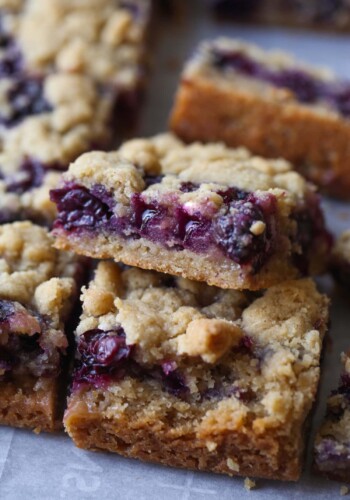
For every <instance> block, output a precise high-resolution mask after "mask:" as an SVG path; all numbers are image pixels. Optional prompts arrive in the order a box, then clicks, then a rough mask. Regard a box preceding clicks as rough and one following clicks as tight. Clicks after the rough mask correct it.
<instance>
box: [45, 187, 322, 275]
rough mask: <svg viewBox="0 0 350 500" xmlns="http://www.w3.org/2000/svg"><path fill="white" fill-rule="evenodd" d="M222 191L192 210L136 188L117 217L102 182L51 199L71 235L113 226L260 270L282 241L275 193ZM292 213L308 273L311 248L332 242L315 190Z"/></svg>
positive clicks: (301, 263)
mask: <svg viewBox="0 0 350 500" xmlns="http://www.w3.org/2000/svg"><path fill="white" fill-rule="evenodd" d="M157 182H159V180H158V179H157ZM198 188H199V185H197V184H194V183H189V182H186V183H182V184H181V185H180V186H179V191H180V192H186V193H187V192H193V191H195V190H196V189H198ZM146 192H147V191H146ZM218 194H220V196H221V197H222V199H223V204H222V205H221V207H220V208H219V209H218V208H217V207H213V206H212V205H211V204H210V202H209V201H208V202H200V204H199V205H197V206H196V207H195V209H193V206H191V205H190V206H188V205H186V203H185V204H181V203H180V201H179V195H177V194H176V192H174V193H171V194H170V195H169V194H166V195H164V196H163V197H162V198H159V197H158V198H156V197H154V198H151V199H150V198H149V196H147V198H146V196H145V193H135V194H133V195H132V197H131V199H130V206H129V207H128V208H127V213H126V214H125V215H123V216H117V215H116V213H118V206H117V205H116V202H115V200H114V197H113V195H112V194H111V193H109V192H108V191H107V190H106V189H105V188H104V187H103V186H102V185H95V186H93V188H92V189H90V190H88V189H87V188H85V187H83V186H80V185H78V184H74V183H69V184H66V185H64V186H63V187H61V188H59V189H55V190H53V191H51V199H52V201H54V202H55V203H56V204H57V208H58V218H57V220H56V221H55V224H54V229H55V230H56V231H60V230H64V231H65V232H68V233H71V234H72V233H77V232H80V231H89V232H91V233H99V232H101V231H102V232H104V231H108V232H111V233H114V234H117V235H118V236H121V237H123V238H125V239H139V238H141V237H142V238H145V239H148V240H150V241H153V242H155V243H158V244H160V245H162V246H164V247H166V248H169V249H171V250H174V251H183V250H185V249H186V250H190V251H193V252H196V253H199V254H200V253H207V254H209V255H212V256H214V257H215V256H217V257H220V256H222V255H224V256H225V257H227V258H229V259H230V260H232V261H233V262H235V263H237V264H239V265H240V266H242V267H244V266H246V271H247V272H252V273H254V272H257V271H259V269H261V267H262V266H263V265H264V264H265V263H266V262H267V260H268V259H269V257H270V256H271V255H272V254H273V252H274V250H275V248H276V245H278V236H279V235H278V223H277V214H276V199H275V197H274V196H273V195H271V194H268V193H259V195H257V194H255V193H248V192H245V191H242V190H239V189H236V188H234V187H229V188H227V189H226V190H225V191H218ZM123 208H124V207H123ZM292 218H293V219H294V220H295V222H296V225H297V229H296V231H295V235H294V236H293V237H292V236H291V240H292V243H294V244H295V245H297V246H298V248H299V249H298V250H297V251H296V255H295V259H296V265H297V266H298V267H299V269H300V270H301V272H302V273H305V274H306V273H307V270H308V265H309V251H310V249H311V247H312V246H314V245H317V246H319V245H325V244H326V245H327V247H328V246H330V245H331V242H330V240H329V235H328V233H327V232H326V230H325V227H324V219H323V214H322V212H321V209H320V205H319V198H318V196H317V195H314V194H312V195H310V196H309V199H308V200H307V201H306V203H305V204H303V205H300V206H299V207H298V209H296V210H295V212H294V213H293V214H292Z"/></svg>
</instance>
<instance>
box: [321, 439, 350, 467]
mask: <svg viewBox="0 0 350 500" xmlns="http://www.w3.org/2000/svg"><path fill="white" fill-rule="evenodd" d="M315 461H316V463H317V465H318V466H319V468H320V469H321V470H324V471H328V470H329V471H331V472H335V471H334V469H338V468H339V469H342V468H344V469H345V468H347V467H349V464H350V442H348V443H346V442H345V443H340V442H338V441H336V440H334V439H332V438H330V437H329V438H324V439H322V441H321V442H320V443H319V444H318V445H317V447H316V456H315Z"/></svg>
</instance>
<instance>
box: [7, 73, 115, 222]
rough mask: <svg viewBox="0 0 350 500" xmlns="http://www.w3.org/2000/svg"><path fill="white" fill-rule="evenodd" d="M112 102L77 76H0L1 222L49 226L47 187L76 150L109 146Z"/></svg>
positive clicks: (51, 208)
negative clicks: (35, 223)
mask: <svg viewBox="0 0 350 500" xmlns="http://www.w3.org/2000/svg"><path fill="white" fill-rule="evenodd" d="M113 103H114V99H113V96H112V95H111V94H110V93H107V92H101V91H100V89H99V88H98V87H97V85H96V84H94V83H93V82H92V81H91V80H90V79H89V78H87V77H85V76H81V75H68V74H63V73H62V74H55V75H51V76H48V77H47V78H45V79H44V80H40V79H38V78H37V77H35V78H29V77H27V76H25V77H23V76H21V77H20V78H17V77H15V78H12V77H11V78H2V79H0V140H1V152H0V223H4V222H12V221H13V220H20V219H27V218H29V219H31V220H33V221H35V222H38V223H40V224H42V223H44V224H48V225H51V224H52V222H53V219H54V217H55V215H56V212H55V206H54V204H53V203H51V202H50V198H49V190H50V188H52V187H54V186H55V185H56V184H57V182H58V179H59V177H60V172H61V171H62V170H64V169H65V168H67V166H68V164H69V162H70V161H72V160H74V159H75V158H76V157H77V156H79V155H80V154H81V153H83V152H85V151H87V150H90V149H92V148H98V147H99V148H106V147H108V146H109V145H110V131H109V128H108V127H109V125H110V121H111V110H112V109H113V105H114V104H113Z"/></svg>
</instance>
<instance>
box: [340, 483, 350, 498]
mask: <svg viewBox="0 0 350 500" xmlns="http://www.w3.org/2000/svg"><path fill="white" fill-rule="evenodd" d="M348 493H349V488H348V487H347V486H345V485H342V486H341V487H340V496H342V497H345V495H347V494H348Z"/></svg>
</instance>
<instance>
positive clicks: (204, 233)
mask: <svg viewBox="0 0 350 500" xmlns="http://www.w3.org/2000/svg"><path fill="white" fill-rule="evenodd" d="M63 179H64V180H63V182H62V184H61V185H60V187H59V188H57V189H55V190H53V191H51V199H52V200H53V201H54V202H55V203H56V204H57V208H58V218H57V219H56V221H55V223H54V235H55V237H56V246H57V248H62V249H71V250H74V251H75V252H77V253H80V254H83V255H88V256H92V257H97V258H114V259H115V260H117V261H121V262H123V263H125V264H129V265H135V266H137V267H141V268H145V269H153V270H156V271H162V272H166V273H169V274H175V275H179V276H183V277H186V278H190V279H195V280H199V281H206V282H207V283H209V284H211V285H216V286H220V287H222V288H242V289H243V288H249V289H261V288H264V287H268V286H270V285H271V284H273V283H276V282H280V281H283V280H284V279H288V278H294V277H296V276H300V275H303V274H307V273H317V272H319V271H321V270H322V269H323V266H324V264H325V259H326V256H327V252H328V251H329V246H330V238H329V235H328V233H327V232H326V230H325V228H324V222H323V215H322V212H321V209H320V206H319V198H318V196H317V195H316V194H315V192H314V190H313V188H312V187H311V186H310V185H308V184H307V183H306V182H305V181H304V179H302V178H301V177H300V176H299V175H298V174H297V173H295V172H293V171H291V169H290V165H289V164H288V163H287V162H285V161H283V160H270V161H269V160H264V159H262V158H258V157H253V156H251V155H250V154H249V153H248V152H247V151H246V150H244V149H237V150H233V149H228V148H226V147H225V146H223V145H222V144H210V145H202V144H198V143H197V144H193V145H191V146H186V145H184V144H183V143H181V142H180V141H179V140H178V139H176V138H175V137H174V136H171V135H170V134H169V135H168V134H164V135H160V136H156V137H154V138H153V139H145V140H142V139H139V140H133V141H129V142H126V143H125V144H124V145H123V146H122V147H121V149H120V150H119V151H117V152H113V153H100V152H93V153H88V154H85V155H82V156H81V157H80V158H78V160H77V161H76V162H74V163H73V164H72V165H71V166H70V168H69V171H68V172H67V173H66V174H64V176H63Z"/></svg>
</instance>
